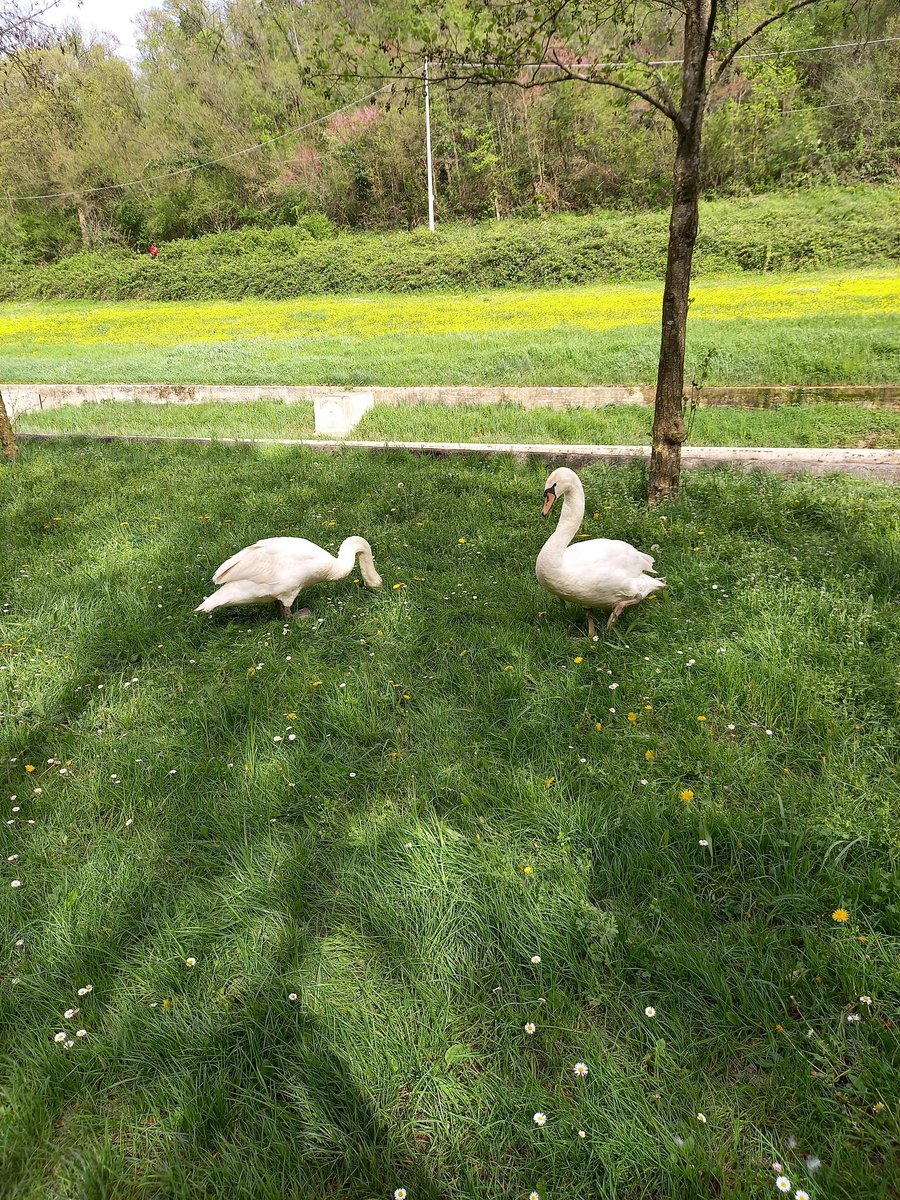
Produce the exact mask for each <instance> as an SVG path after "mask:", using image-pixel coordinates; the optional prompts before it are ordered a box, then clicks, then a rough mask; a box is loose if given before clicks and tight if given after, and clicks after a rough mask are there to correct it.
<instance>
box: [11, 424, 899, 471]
mask: <svg viewBox="0 0 900 1200" xmlns="http://www.w3.org/2000/svg"><path fill="white" fill-rule="evenodd" d="M65 438H75V439H80V440H88V441H91V442H137V443H140V444H152V443H154V442H166V443H170V442H176V443H178V442H184V443H186V444H188V445H194V446H223V445H227V446H245V447H248V448H252V447H254V446H302V447H305V448H307V449H309V450H315V451H318V452H320V453H325V454H341V453H343V452H345V451H347V450H374V451H378V450H381V451H394V450H405V451H407V452H409V453H412V454H426V455H430V456H432V457H435V458H450V457H455V456H457V455H465V454H474V455H481V456H482V457H491V456H495V455H498V454H510V455H512V457H513V458H514V459H516V460H517V461H519V462H527V461H528V460H529V459H537V460H539V461H541V462H545V463H546V464H547V465H548V466H554V465H555V466H560V465H562V464H564V465H566V466H570V467H582V466H584V465H585V464H587V463H593V462H605V463H629V462H634V461H635V460H636V459H642V460H645V461H649V458H650V447H649V446H553V445H538V444H535V445H528V444H516V443H512V444H493V443H479V442H363V441H355V440H351V439H349V438H341V439H340V440H332V439H318V438H316V439H312V438H309V439H294V438H202V437H174V436H172V437H152V436H148V435H145V434H90V435H87V436H86V439H85V435H81V434H59V433H23V434H21V435H20V439H19V440H20V441H23V442H31V441H34V442H40V441H57V440H62V439H65ZM681 463H682V466H683V467H684V468H685V469H686V470H691V469H694V468H698V467H706V468H712V467H739V468H742V469H744V470H748V471H751V470H762V471H771V472H773V473H774V474H776V475H831V474H834V473H835V472H841V473H842V474H845V475H854V476H856V477H857V478H859V479H885V480H888V481H889V482H891V483H900V450H820V449H811V448H805V447H804V448H802V449H782V448H779V447H770V448H752V447H748V448H745V447H734V446H685V447H683V449H682V452H681Z"/></svg>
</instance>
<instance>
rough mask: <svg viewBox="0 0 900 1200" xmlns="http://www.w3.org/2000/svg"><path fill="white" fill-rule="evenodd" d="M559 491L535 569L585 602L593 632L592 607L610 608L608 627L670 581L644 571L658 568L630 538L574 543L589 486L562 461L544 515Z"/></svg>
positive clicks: (551, 585)
mask: <svg viewBox="0 0 900 1200" xmlns="http://www.w3.org/2000/svg"><path fill="white" fill-rule="evenodd" d="M557 496H562V499H563V507H562V513H561V514H560V517H559V524H558V525H557V527H556V531H555V533H553V534H551V536H550V537H549V538H548V539H547V541H546V542H545V543H544V547H543V549H542V550H541V552H540V554H539V555H538V558H537V563H536V564H535V574H536V575H537V578H538V583H539V584H540V585H541V587H544V588H546V589H547V591H548V592H552V593H553V594H554V595H555V596H559V597H561V599H563V600H569V601H570V602H571V603H572V604H580V605H581V607H582V608H583V609H584V610H585V612H586V613H587V619H588V637H590V638H593V636H594V614H593V612H592V609H595V608H599V609H602V610H603V611H604V612H608V613H609V620H608V621H607V622H606V628H607V629H609V628H611V626H612V625H614V624H615V622H616V621H617V620H618V618H619V616H620V615H621V613H622V612H623V611H624V610H625V609H626V608H629V607H630V606H631V605H632V604H639V603H640V602H641V600H643V599H644V597H645V596H648V595H649V594H650V593H651V592H655V591H657V590H658V589H659V588H663V587H665V586H666V581H665V580H664V579H653V578H651V576H650V575H647V574H645V572H647V571H650V572H652V571H653V559H652V558H651V556H650V555H649V554H642V553H641V551H640V550H635V548H634V546H630V545H629V544H628V542H615V541H611V540H610V539H609V538H592V539H591V541H589V542H578V543H577V544H576V545H574V546H570V545H569V543H570V542H571V540H572V538H573V537H574V536H575V535H576V533H577V532H578V530H579V529H580V528H581V522H582V520H583V518H584V488H583V487H582V486H581V480H580V479H579V478H578V476H577V475H576V474H575V472H574V471H570V470H569V468H568V467H557V468H556V470H555V471H554V472H553V473H552V474H551V475H550V477H549V478H548V480H547V482H546V483H545V484H544V509H543V512H544V516H545V517H546V515H547V513H548V512H549V511H550V509H551V508H552V507H553V501H554V500H555V499H556V498H557Z"/></svg>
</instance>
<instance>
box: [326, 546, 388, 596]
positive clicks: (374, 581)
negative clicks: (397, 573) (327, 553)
mask: <svg viewBox="0 0 900 1200" xmlns="http://www.w3.org/2000/svg"><path fill="white" fill-rule="evenodd" d="M357 555H359V556H360V558H359V567H360V571H361V573H362V577H363V582H364V583H365V584H366V586H367V587H380V586H381V576H380V575H379V574H378V572H377V571H376V570H375V561H374V559H373V558H372V547H371V546H370V545H369V543H368V542H367V541H366V539H365V538H361V537H348V538H345V539H344V540H343V541H342V542H341V544H340V547H339V549H338V552H337V558H336V559H335V560H334V561H335V567H334V570H333V572H332V576H331V578H332V579H346V578H347V576H348V575H349V574H350V572H351V571H352V570H353V568H354V566H355V565H356V556H357Z"/></svg>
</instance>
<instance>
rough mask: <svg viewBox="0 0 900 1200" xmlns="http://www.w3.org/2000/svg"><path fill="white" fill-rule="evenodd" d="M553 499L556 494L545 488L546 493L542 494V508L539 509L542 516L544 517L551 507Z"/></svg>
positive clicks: (551, 489)
mask: <svg viewBox="0 0 900 1200" xmlns="http://www.w3.org/2000/svg"><path fill="white" fill-rule="evenodd" d="M555 499H556V492H555V491H554V490H553V488H547V490H546V492H544V507H543V508H542V509H541V515H542V516H545V517H546V515H547V513H548V512H549V511H550V509H551V508H552V507H553V501H554V500H555Z"/></svg>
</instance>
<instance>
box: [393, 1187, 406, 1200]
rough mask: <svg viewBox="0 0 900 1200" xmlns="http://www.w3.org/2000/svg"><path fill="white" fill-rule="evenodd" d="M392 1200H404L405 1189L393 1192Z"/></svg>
mask: <svg viewBox="0 0 900 1200" xmlns="http://www.w3.org/2000/svg"><path fill="white" fill-rule="evenodd" d="M394 1200H406V1188H397V1189H396V1191H395V1192H394Z"/></svg>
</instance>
